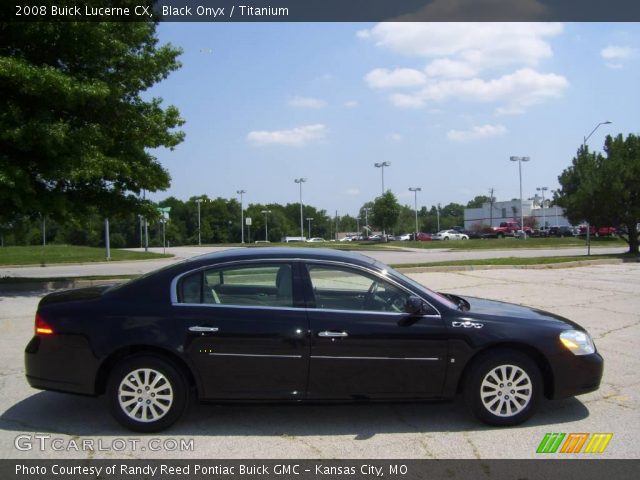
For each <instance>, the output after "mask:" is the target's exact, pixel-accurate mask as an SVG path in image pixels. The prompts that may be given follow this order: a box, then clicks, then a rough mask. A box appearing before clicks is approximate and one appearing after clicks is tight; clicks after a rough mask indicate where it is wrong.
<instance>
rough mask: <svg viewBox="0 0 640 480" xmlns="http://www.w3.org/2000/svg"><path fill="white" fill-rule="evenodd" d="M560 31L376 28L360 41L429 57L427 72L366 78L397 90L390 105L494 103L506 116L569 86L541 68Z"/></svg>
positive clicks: (521, 26)
mask: <svg viewBox="0 0 640 480" xmlns="http://www.w3.org/2000/svg"><path fill="white" fill-rule="evenodd" d="M437 1H438V0H436V2H437ZM458 3H459V2H458ZM494 3H495V2H494ZM562 31H563V25H562V24H559V23H444V22H443V23H379V24H377V25H376V26H374V27H373V28H371V29H369V30H363V31H361V32H358V36H359V37H361V38H364V39H367V40H368V41H372V42H374V43H375V44H376V45H377V46H379V47H381V48H385V49H387V50H391V51H393V52H396V53H399V54H401V55H405V56H413V57H419V58H424V59H427V63H426V65H425V66H424V68H423V69H422V70H419V69H416V68H395V69H386V68H376V69H374V70H372V71H370V72H369V73H368V74H367V75H366V76H365V81H366V83H367V84H368V86H369V87H370V88H372V89H390V90H396V91H395V92H393V93H392V94H391V95H390V97H389V98H390V100H391V102H392V104H393V105H395V106H397V107H402V108H421V107H424V106H425V105H427V104H429V103H434V102H445V101H450V100H459V101H466V102H484V103H487V102H496V103H501V104H502V105H498V107H497V112H498V113H503V114H504V113H521V112H523V111H524V110H525V108H526V107H528V106H530V105H534V104H536V103H539V102H541V101H543V100H545V99H549V98H555V97H558V96H560V95H562V93H563V92H564V90H565V89H566V88H567V87H568V85H569V82H568V81H567V79H566V78H565V77H563V76H562V75H559V74H555V73H541V72H538V71H537V70H536V67H537V66H538V64H539V63H540V62H541V61H543V60H545V59H548V58H550V57H551V56H552V55H553V51H552V49H551V46H550V44H549V39H550V38H552V37H554V36H557V35H559V34H560V33H562ZM514 68H515V69H514ZM496 70H497V71H496ZM492 71H493V75H491V72H492ZM401 88H402V89H403V91H402V92H401V91H397V90H400V89H401Z"/></svg>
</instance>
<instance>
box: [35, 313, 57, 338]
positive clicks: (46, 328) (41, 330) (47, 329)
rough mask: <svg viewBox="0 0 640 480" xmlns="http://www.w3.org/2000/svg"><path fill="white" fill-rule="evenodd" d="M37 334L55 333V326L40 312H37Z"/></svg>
mask: <svg viewBox="0 0 640 480" xmlns="http://www.w3.org/2000/svg"><path fill="white" fill-rule="evenodd" d="M36 335H53V328H51V325H49V324H48V323H47V322H46V321H45V319H44V317H43V316H42V315H40V314H39V313H36Z"/></svg>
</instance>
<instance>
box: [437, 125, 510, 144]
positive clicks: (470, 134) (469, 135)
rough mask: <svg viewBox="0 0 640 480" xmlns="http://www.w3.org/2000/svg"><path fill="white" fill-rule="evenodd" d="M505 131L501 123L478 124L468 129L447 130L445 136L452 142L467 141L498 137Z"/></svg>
mask: <svg viewBox="0 0 640 480" xmlns="http://www.w3.org/2000/svg"><path fill="white" fill-rule="evenodd" d="M505 133H507V129H506V127H504V126H503V125H480V126H474V127H472V128H471V129H469V130H449V131H448V132H447V138H448V139H449V140H452V141H454V142H468V141H470V140H480V139H483V138H490V137H500V136H502V135H504V134H505Z"/></svg>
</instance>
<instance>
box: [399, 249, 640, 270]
mask: <svg viewBox="0 0 640 480" xmlns="http://www.w3.org/2000/svg"><path fill="white" fill-rule="evenodd" d="M611 258H613V259H621V260H623V261H629V262H634V261H635V262H640V257H639V256H637V255H629V254H627V253H622V254H611V255H591V256H587V255H574V256H567V257H529V258H521V257H506V258H484V259H480V258H479V259H473V260H450V261H445V262H428V263H410V264H409V263H399V264H394V265H391V266H392V267H393V268H397V269H403V268H413V267H448V266H466V265H513V266H518V265H550V264H554V263H567V262H578V261H582V260H601V259H611Z"/></svg>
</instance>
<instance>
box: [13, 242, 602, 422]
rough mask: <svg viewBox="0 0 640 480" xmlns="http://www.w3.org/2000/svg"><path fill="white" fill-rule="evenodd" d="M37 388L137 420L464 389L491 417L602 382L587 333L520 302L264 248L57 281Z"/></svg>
mask: <svg viewBox="0 0 640 480" xmlns="http://www.w3.org/2000/svg"><path fill="white" fill-rule="evenodd" d="M25 363H26V375H27V380H28V381H29V383H30V385H31V386H33V387H35V388H40V389H47V390H57V391H63V392H72V393H79V394H87V395H99V394H103V393H106V395H107V396H108V398H109V402H110V405H111V409H112V413H113V414H114V416H115V418H116V419H117V420H118V421H119V422H120V423H122V424H123V425H125V426H126V427H128V428H131V429H133V430H138V431H146V432H151V431H158V430H161V429H164V428H166V427H168V426H169V425H171V424H172V423H174V422H175V421H176V420H177V419H178V418H179V417H180V416H181V414H182V413H183V411H184V409H185V406H186V405H187V401H188V398H189V396H190V395H191V394H195V395H197V396H198V398H199V399H201V400H206V401H233V400H243V401H245V400H274V401H296V402H297V401H304V400H313V401H322V400H327V401H331V400H356V401H357V400H399V399H404V400H406V399H416V400H417V399H429V398H449V397H453V396H454V395H455V394H456V393H457V392H462V393H463V394H464V396H465V399H466V401H467V403H468V405H469V407H470V409H471V410H472V411H473V413H474V414H475V415H476V416H477V417H478V418H479V419H480V420H482V421H484V422H486V423H489V424H492V425H514V424H517V423H520V422H522V421H524V420H526V419H527V418H529V417H530V416H531V415H532V414H533V412H534V410H535V408H536V405H537V404H538V403H539V401H540V399H541V397H542V396H546V397H548V398H563V397H567V396H572V395H578V394H582V393H586V392H591V391H593V390H596V389H597V388H598V387H599V384H600V378H601V376H602V370H603V360H602V357H601V356H600V355H599V354H598V353H597V352H596V349H595V346H594V344H593V341H592V340H591V337H590V336H589V334H588V333H587V332H586V331H585V330H584V329H583V328H581V327H580V326H578V325H576V324H575V323H573V322H572V321H570V320H567V319H565V318H562V317H559V316H557V315H554V314H551V313H546V312H543V311H540V310H535V309H531V308H527V307H523V306H518V305H511V304H507V303H501V302H495V301H489V300H482V299H479V298H463V297H458V296H455V295H443V294H439V293H435V292H432V291H430V290H428V289H427V288H425V287H423V286H422V285H420V284H418V283H416V282H414V281H413V280H411V279H409V278H407V277H405V276H403V275H401V274H399V273H397V272H395V271H393V270H392V269H391V268H389V267H387V266H385V265H383V264H381V263H379V262H377V261H375V260H372V259H371V258H369V257H366V256H363V255H358V254H353V253H343V252H338V251H332V250H319V249H293V248H282V249H279V248H254V249H236V250H228V251H225V252H222V253H215V254H210V255H205V256H201V257H197V258H194V259H191V260H188V261H185V262H182V263H179V264H174V265H172V266H170V267H167V268H164V269H162V270H158V271H156V272H153V273H151V274H148V275H145V276H143V277H141V278H138V279H136V280H134V281H131V282H128V283H125V284H122V285H119V286H115V287H91V288H82V289H75V290H67V291H61V292H55V293H52V294H49V295H47V296H45V297H44V298H43V299H42V300H41V301H40V304H39V306H38V311H37V313H36V320H35V336H34V337H33V339H32V340H31V341H30V342H29V344H28V345H27V348H26V352H25Z"/></svg>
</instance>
